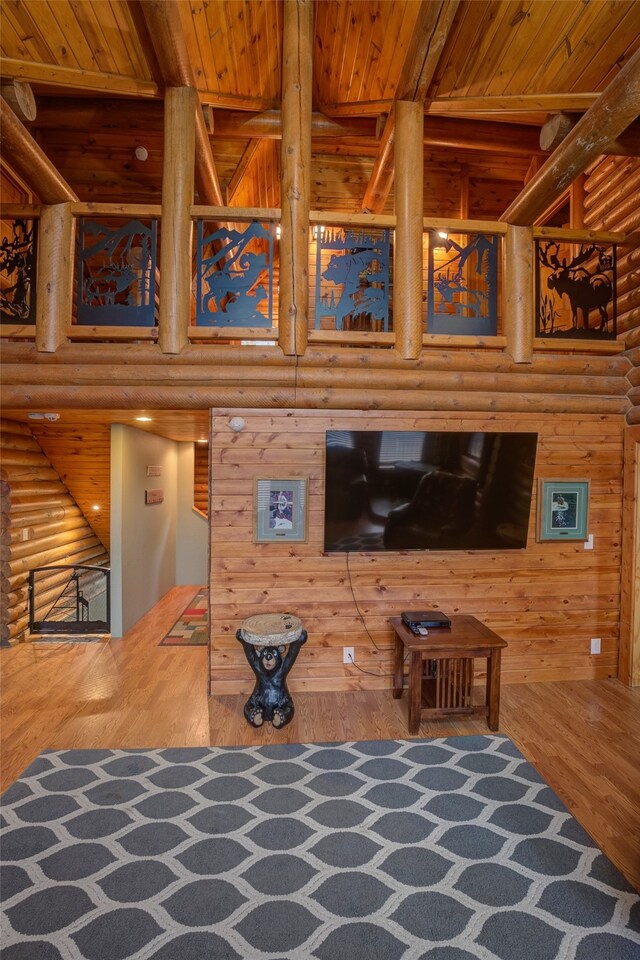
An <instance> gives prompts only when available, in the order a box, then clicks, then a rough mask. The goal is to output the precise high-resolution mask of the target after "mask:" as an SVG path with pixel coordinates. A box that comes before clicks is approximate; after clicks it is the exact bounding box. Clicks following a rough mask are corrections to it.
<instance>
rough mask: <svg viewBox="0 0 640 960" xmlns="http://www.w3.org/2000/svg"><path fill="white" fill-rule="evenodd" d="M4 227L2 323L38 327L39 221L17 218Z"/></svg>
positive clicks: (1, 245) (1, 243)
mask: <svg viewBox="0 0 640 960" xmlns="http://www.w3.org/2000/svg"><path fill="white" fill-rule="evenodd" d="M3 226H4V230H3V236H2V240H1V241H0V323H19V324H35V322H36V264H37V246H38V221H37V220H28V219H22V218H16V219H15V220H5V221H3ZM8 227H10V229H11V234H9V232H8Z"/></svg>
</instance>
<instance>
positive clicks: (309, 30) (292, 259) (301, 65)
mask: <svg viewBox="0 0 640 960" xmlns="http://www.w3.org/2000/svg"><path fill="white" fill-rule="evenodd" d="M283 42H284V53H283V63H282V184H281V206H282V222H281V236H280V308H279V343H280V347H281V348H282V352H283V353H284V354H285V355H287V356H295V355H297V356H302V355H303V354H304V352H305V350H306V347H307V324H308V313H309V205H310V201H309V197H310V176H311V81H312V74H311V63H312V54H313V6H312V0H284V41H283Z"/></svg>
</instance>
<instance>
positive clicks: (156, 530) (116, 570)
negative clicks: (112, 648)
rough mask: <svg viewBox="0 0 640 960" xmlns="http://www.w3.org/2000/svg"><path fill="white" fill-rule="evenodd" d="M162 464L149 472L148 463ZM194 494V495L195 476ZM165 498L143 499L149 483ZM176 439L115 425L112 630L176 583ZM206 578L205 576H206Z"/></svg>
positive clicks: (125, 626) (117, 631)
mask: <svg viewBox="0 0 640 960" xmlns="http://www.w3.org/2000/svg"><path fill="white" fill-rule="evenodd" d="M148 465H154V466H160V467H161V468H162V473H161V475H160V476H159V477H148V476H147V466H148ZM191 483H192V496H193V479H192V481H191ZM158 488H159V489H162V490H163V492H164V500H163V502H162V503H155V504H145V490H146V489H158ZM177 512H178V444H177V443H175V442H174V441H173V440H167V439H165V438H164V437H158V436H156V435H155V434H152V433H147V432H146V431H144V430H136V429H135V428H133V427H128V426H124V425H122V424H114V425H113V426H112V428H111V635H112V636H113V637H121V636H123V634H124V633H126V631H127V630H129V629H130V628H131V627H132V626H133V625H134V624H135V623H136V622H137V621H138V620H139V619H140V617H142V616H143V615H144V614H145V613H147V611H148V610H150V609H151V607H153V606H154V605H155V604H156V603H157V602H158V601H159V600H160V599H161V597H163V596H164V595H165V593H167V591H168V590H170V589H171V587H173V586H175V584H176V520H177ZM202 582H203V583H204V582H205V581H204V580H203V581H202Z"/></svg>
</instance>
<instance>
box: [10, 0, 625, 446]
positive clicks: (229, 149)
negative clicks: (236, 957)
mask: <svg viewBox="0 0 640 960" xmlns="http://www.w3.org/2000/svg"><path fill="white" fill-rule="evenodd" d="M287 2H291V0H287ZM169 8H170V10H171V11H172V17H173V20H172V27H173V34H172V43H173V50H172V58H171V57H169V62H167V56H166V47H165V49H164V51H163V49H162V46H161V44H160V43H159V37H158V31H157V30H152V29H151V28H150V25H151V24H153V23H154V22H155V21H154V17H157V16H158V15H161V16H162V15H164V14H165V13H166V11H167V10H168V9H169ZM313 9H314V18H315V20H314V47H313V99H314V103H313V109H314V114H313V130H312V174H311V191H312V196H311V206H312V209H320V210H321V209H327V210H333V211H344V212H358V211H360V210H362V209H365V208H367V207H366V204H365V197H366V195H367V189H368V187H369V186H370V184H371V179H372V172H373V171H374V168H375V164H376V160H377V159H378V158H379V156H380V152H381V137H382V134H383V131H384V130H385V125H386V123H387V122H388V121H387V116H388V114H389V112H390V111H392V110H393V103H394V99H396V98H404V99H414V98H416V99H420V100H422V99H424V109H425V148H424V172H425V191H424V197H425V200H424V213H425V215H430V216H446V217H451V216H465V215H467V216H470V217H475V218H479V219H483V218H486V219H497V218H498V217H499V216H500V215H501V214H502V213H503V212H504V210H505V209H506V208H507V207H508V206H509V204H511V203H512V201H513V200H514V198H515V197H516V196H517V195H518V193H519V192H520V191H521V189H522V188H523V185H524V183H525V181H526V179H527V177H528V175H529V174H530V171H531V169H532V167H533V164H532V161H533V160H535V158H536V157H538V158H540V157H543V156H544V155H543V153H542V151H541V149H540V146H539V128H540V127H541V126H542V124H543V123H544V122H545V119H546V118H547V116H548V115H549V114H550V113H554V112H556V111H558V110H564V111H568V112H570V113H574V114H581V113H583V112H584V111H586V110H587V109H588V108H589V107H590V106H591V105H592V104H593V103H594V102H595V101H596V100H597V97H598V94H599V93H600V92H602V91H603V90H604V89H605V88H606V87H607V85H608V84H609V82H610V81H611V80H612V79H613V78H614V77H615V76H617V75H618V73H619V72H620V70H621V68H622V67H623V66H624V65H625V64H626V63H627V62H628V61H629V59H630V57H632V56H633V55H634V54H635V53H636V52H637V51H638V50H639V49H640V3H639V2H633V0H629V2H626V0H592V2H584V0H563V2H561V3H552V2H547V0H424V2H421V0H315V3H314V7H313ZM283 17H284V4H283V0H224V2H223V0H210V2H206V0H5V2H3V3H2V4H1V5H0V27H1V29H0V75H1V77H2V80H3V81H6V80H8V79H11V78H15V79H18V80H21V81H23V82H25V83H28V84H29V85H30V86H31V88H32V90H33V92H34V94H35V98H36V105H37V113H36V117H35V120H34V121H33V122H31V123H29V124H28V126H29V129H30V131H31V133H32V134H33V136H34V137H35V139H36V140H37V142H38V143H39V144H40V146H41V147H42V148H43V150H44V152H45V153H46V154H47V156H48V157H49V159H50V160H51V161H52V163H53V164H54V165H55V166H56V167H57V169H58V171H59V172H60V174H61V176H62V177H63V178H64V179H65V180H66V181H67V183H68V184H69V185H70V187H71V188H72V190H73V191H75V193H76V194H77V195H78V197H79V199H80V200H85V201H91V200H94V201H104V202H123V203H127V202H129V203H133V202H140V203H144V202H159V201H160V199H161V181H162V149H163V132H162V127H163V102H162V101H163V92H164V88H165V84H166V83H170V82H172V78H173V82H176V81H175V78H176V77H177V78H178V79H179V80H180V82H181V83H183V84H184V83H186V84H187V85H193V86H195V87H196V88H197V90H198V93H199V96H200V102H201V104H202V107H203V111H204V117H205V121H206V123H207V129H208V130H209V138H208V139H209V144H210V148H211V154H212V160H213V164H214V166H215V174H216V175H217V180H218V182H219V188H220V191H221V194H222V197H223V200H224V201H225V202H228V203H230V204H233V205H236V206H251V207H253V206H255V207H261V206H262V207H270V208H273V207H278V206H279V204H280V183H279V178H280V147H281V144H280V140H279V136H280V133H279V117H280V103H281V74H282V48H283ZM425 78H426V79H425ZM426 81H428V82H426ZM638 139H639V140H640V138H638ZM140 146H144V147H145V148H146V150H147V151H148V158H147V159H146V160H140V159H137V158H136V156H135V150H136V147H140ZM2 162H3V164H5V168H4V169H5V173H8V174H9V176H11V170H10V168H9V169H8V170H7V168H6V161H5V160H3V161H2ZM27 186H28V187H30V188H31V193H30V194H29V192H28V191H25V192H24V194H23V196H24V198H25V199H29V198H32V199H36V200H37V199H38V196H37V184H28V185H27ZM7 199H8V200H9V202H13V201H15V200H17V199H18V195H17V194H16V193H14V192H13V193H7ZM208 202H211V201H208ZM381 209H384V211H385V212H391V211H392V210H393V191H391V193H389V194H388V196H386V198H384V199H383V204H382V207H381ZM60 412H61V414H62V418H64V419H65V420H67V422H68V423H69V424H74V423H78V422H80V421H81V420H82V417H87V418H93V420H94V421H96V422H97V421H100V422H102V423H105V424H106V423H111V422H124V423H130V422H132V417H134V416H135V415H136V414H140V413H143V412H144V411H126V412H124V413H123V412H122V411H102V410H101V411H95V412H93V413H92V412H91V411H86V412H81V411H60ZM12 416H13V412H12ZM153 416H154V422H153V424H152V425H147V427H146V429H152V430H155V431H157V432H161V433H163V434H164V435H165V436H168V437H170V438H173V439H176V440H197V439H200V438H201V437H203V436H206V434H207V422H206V421H207V413H206V411H178V412H171V411H165V412H162V411H155V412H154V414H153ZM24 417H26V411H25V413H24V416H23V417H22V418H24ZM62 422H63V419H61V423H62ZM135 425H138V426H141V427H142V428H143V429H145V426H144V425H140V424H138V423H136V424H135ZM53 426H55V425H53ZM43 429H44V427H43Z"/></svg>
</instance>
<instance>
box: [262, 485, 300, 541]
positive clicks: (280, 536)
mask: <svg viewBox="0 0 640 960" xmlns="http://www.w3.org/2000/svg"><path fill="white" fill-rule="evenodd" d="M307 509H308V498H307V481H306V479H301V480H297V479H296V480H292V479H288V480H256V488H255V498H254V512H255V536H254V539H255V541H256V542H257V543H260V542H265V543H277V542H278V541H281V540H284V541H292V540H294V541H303V540H306V539H307Z"/></svg>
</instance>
